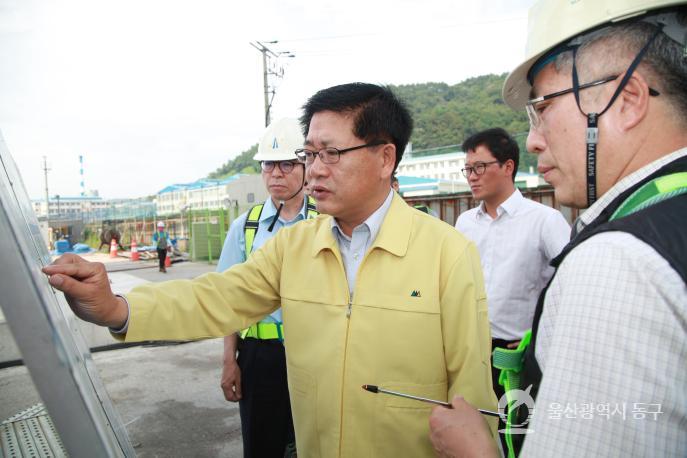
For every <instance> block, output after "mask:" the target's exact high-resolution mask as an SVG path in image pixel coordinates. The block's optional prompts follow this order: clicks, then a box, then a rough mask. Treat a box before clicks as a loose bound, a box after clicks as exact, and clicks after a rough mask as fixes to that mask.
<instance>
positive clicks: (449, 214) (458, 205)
mask: <svg viewBox="0 0 687 458" xmlns="http://www.w3.org/2000/svg"><path fill="white" fill-rule="evenodd" d="M520 191H521V192H522V194H523V196H525V197H526V198H528V199H532V200H534V201H537V202H540V203H542V204H544V205H547V206H549V207H553V208H556V209H557V210H559V211H560V212H561V213H562V214H563V216H564V217H565V219H566V220H567V221H568V222H569V223H570V224H572V222H573V221H574V220H575V219H576V218H577V216H578V215H579V210H577V209H572V208H569V207H565V206H562V205H560V204H559V203H558V201H557V200H556V197H555V194H554V190H553V188H552V187H551V186H541V187H538V188H528V189H521V190H520ZM405 200H406V202H408V204H409V205H418V204H421V205H426V206H427V207H429V208H430V209H432V210H433V211H434V212H435V213H436V215H437V216H438V217H439V218H440V219H441V220H443V221H445V222H446V223H448V224H450V225H452V226H453V225H454V224H455V222H456V219H457V218H458V215H460V214H461V213H463V212H465V211H467V210H469V209H471V208H473V207H475V206H477V205H478V204H479V201H477V200H475V199H474V198H473V197H472V194H471V193H470V192H469V191H468V192H461V193H452V194H441V195H435V196H422V197H408V198H405ZM249 209H250V205H246V206H245V207H239V206H232V207H229V208H221V209H212V210H209V209H199V210H189V211H186V212H183V213H179V214H173V215H167V216H165V217H160V219H158V218H156V217H153V216H143V217H140V218H136V217H134V218H131V219H117V220H105V221H101V222H99V223H91V224H87V225H86V227H85V229H84V237H83V239H85V241H86V243H88V244H89V245H91V246H93V247H95V248H97V247H98V245H100V247H101V248H102V246H103V244H104V245H106V249H107V247H109V240H100V239H101V238H102V237H101V235H102V234H103V233H104V232H105V231H106V230H108V229H114V230H117V231H118V232H119V233H120V234H121V238H120V243H121V245H122V246H123V247H125V248H129V247H130V245H131V241H132V240H136V242H137V244H138V246H139V249H140V247H145V246H150V245H153V234H154V233H155V231H156V230H157V222H158V221H162V222H164V223H165V231H166V232H167V233H168V234H169V236H170V238H171V239H172V241H173V243H174V244H175V245H176V247H177V248H178V249H179V250H180V251H182V252H188V253H189V255H190V258H191V259H192V260H194V261H208V262H211V263H212V262H216V261H217V260H218V259H219V255H220V253H221V251H222V247H223V246H224V240H225V238H226V235H227V232H228V231H229V226H230V224H231V223H232V221H234V220H235V219H236V218H237V217H238V216H239V215H240V214H241V213H243V212H246V211H248V210H249Z"/></svg>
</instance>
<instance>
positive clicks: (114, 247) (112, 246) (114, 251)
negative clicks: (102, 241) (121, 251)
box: [110, 239, 117, 258]
mask: <svg viewBox="0 0 687 458" xmlns="http://www.w3.org/2000/svg"><path fill="white" fill-rule="evenodd" d="M110 257H111V258H116V257H117V241H116V240H115V239H112V241H111V242H110Z"/></svg>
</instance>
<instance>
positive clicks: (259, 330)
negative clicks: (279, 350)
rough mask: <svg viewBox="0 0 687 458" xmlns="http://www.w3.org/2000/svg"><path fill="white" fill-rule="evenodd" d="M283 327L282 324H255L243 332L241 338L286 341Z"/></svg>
mask: <svg viewBox="0 0 687 458" xmlns="http://www.w3.org/2000/svg"><path fill="white" fill-rule="evenodd" d="M282 328H283V325H282V324H281V323H262V322H260V323H255V324H254V325H252V326H251V327H249V328H247V329H244V330H243V331H241V338H242V339H245V338H246V337H252V338H254V339H260V340H270V339H279V340H284V331H283V329H282Z"/></svg>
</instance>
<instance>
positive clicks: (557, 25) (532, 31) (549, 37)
mask: <svg viewBox="0 0 687 458" xmlns="http://www.w3.org/2000/svg"><path fill="white" fill-rule="evenodd" d="M680 4H685V0H576V1H571V0H539V1H538V2H537V3H536V4H535V5H534V6H532V8H530V12H529V19H528V25H527V46H526V51H525V56H526V57H525V61H524V62H523V63H521V64H520V65H519V66H518V67H517V68H516V69H515V70H513V71H512V72H511V74H510V75H508V77H507V78H506V81H505V83H504V85H503V100H504V101H505V102H506V103H507V104H508V105H509V106H510V107H511V108H514V109H516V110H518V109H522V108H524V107H525V104H526V102H527V100H528V99H529V97H530V90H531V86H530V83H529V81H528V79H527V73H528V72H529V70H530V68H531V67H532V65H534V64H535V63H536V62H537V60H538V59H539V58H540V57H542V56H543V55H544V54H546V53H547V52H548V51H550V50H552V49H553V48H555V47H556V46H557V45H559V44H562V43H565V42H567V41H568V40H570V39H572V38H574V37H575V36H577V35H580V34H581V33H583V32H585V31H588V30H591V29H593V28H595V27H599V26H602V25H604V24H607V23H612V22H619V21H622V20H625V19H629V18H631V17H634V16H640V15H642V14H645V13H647V12H649V11H653V10H656V9H658V8H666V7H670V6H674V5H680Z"/></svg>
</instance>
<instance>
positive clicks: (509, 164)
mask: <svg viewBox="0 0 687 458" xmlns="http://www.w3.org/2000/svg"><path fill="white" fill-rule="evenodd" d="M503 169H504V170H505V172H506V175H508V176H509V177H510V176H511V175H513V174H515V173H516V172H515V161H513V159H508V160H507V161H506V162H505V163H504V164H503Z"/></svg>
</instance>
